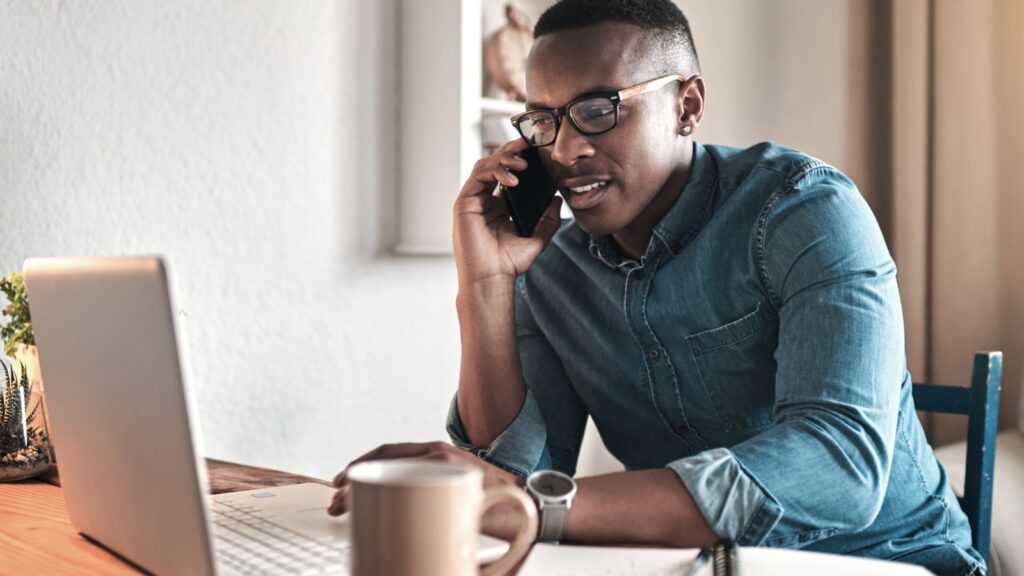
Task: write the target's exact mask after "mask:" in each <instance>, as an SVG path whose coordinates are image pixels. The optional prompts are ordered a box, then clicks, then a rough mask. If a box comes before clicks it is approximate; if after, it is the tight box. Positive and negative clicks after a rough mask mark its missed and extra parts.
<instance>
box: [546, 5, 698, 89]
mask: <svg viewBox="0 0 1024 576" xmlns="http://www.w3.org/2000/svg"><path fill="white" fill-rule="evenodd" d="M602 22H625V23H627V24H632V25H634V26H637V27H639V28H641V29H642V30H644V31H646V32H648V33H649V34H650V38H651V39H652V40H654V41H655V45H656V46H657V47H658V48H659V50H660V58H659V62H657V64H658V65H659V67H661V68H663V70H662V71H661V72H662V73H665V74H673V73H674V74H685V75H687V76H689V75H692V74H697V73H699V72H700V61H699V60H698V59H697V49H696V47H694V45H693V35H692V34H690V23H689V22H688V21H687V20H686V16H683V12H682V11H681V10H680V9H679V7H678V6H676V5H675V4H673V3H672V2H671V1H670V0H561V2H558V3H557V4H555V5H554V6H551V7H550V8H548V9H547V10H546V11H545V12H544V14H542V15H541V17H540V19H539V20H537V26H536V27H534V29H533V35H534V37H535V38H540V37H541V36H544V35H546V34H552V33H554V32H561V31H564V30H575V29H578V28H585V27H587V26H593V25H594V24H600V23H602Z"/></svg>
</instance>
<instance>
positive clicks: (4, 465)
mask: <svg viewBox="0 0 1024 576" xmlns="http://www.w3.org/2000/svg"><path fill="white" fill-rule="evenodd" d="M20 367H21V371H20V372H21V373H20V375H19V374H18V371H17V370H16V369H15V366H14V364H13V363H11V365H10V367H9V368H8V366H7V363H6V362H4V361H3V360H0V368H2V369H3V388H2V389H0V480H21V479H24V478H30V477H32V476H35V475H37V474H41V473H43V472H45V471H47V470H49V469H50V467H51V466H52V465H53V458H52V455H51V453H50V438H49V436H48V435H47V433H46V427H45V425H41V423H42V422H43V418H41V415H42V414H41V413H42V402H41V400H40V398H41V397H40V396H39V395H38V394H33V390H32V381H31V380H29V379H28V371H27V370H26V369H25V365H24V364H21V365H20Z"/></svg>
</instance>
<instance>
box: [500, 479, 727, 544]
mask: <svg viewBox="0 0 1024 576" xmlns="http://www.w3.org/2000/svg"><path fill="white" fill-rule="evenodd" d="M576 483H577V493H576V499H575V500H574V501H573V504H572V508H571V509H570V510H569V514H568V515H567V517H566V529H565V536H564V538H563V539H562V540H563V541H564V542H588V543H600V544H626V543H632V544H647V545H651V546H669V547H678V548H693V547H703V546H710V545H711V544H714V543H715V542H716V541H717V540H718V539H719V538H718V535H716V534H715V533H714V532H713V531H712V530H711V527H710V526H708V523H707V522H706V521H705V520H704V517H703V516H702V515H701V513H700V510H698V508H697V506H696V504H695V503H694V501H693V498H692V497H691V496H690V492H689V491H688V490H687V489H686V486H684V485H683V483H682V482H681V481H680V480H679V476H678V475H677V474H676V473H675V472H674V471H673V470H671V469H669V468H656V469H651V470H638V471H633V472H616V473H614V474H604V475H601V476H591V477H587V478H578V479H577V480H576ZM520 484H522V481H520ZM518 522H519V513H518V512H517V511H516V510H514V509H510V508H509V509H504V510H502V513H501V514H499V515H494V516H492V517H488V518H486V519H485V526H484V530H485V531H486V532H488V533H490V534H494V535H496V536H500V537H506V538H510V537H512V536H514V535H515V532H516V528H517V526H518Z"/></svg>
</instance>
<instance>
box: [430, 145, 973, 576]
mask: <svg viewBox="0 0 1024 576" xmlns="http://www.w3.org/2000/svg"><path fill="white" fill-rule="evenodd" d="M515 314H516V330H517V335H518V343H519V355H520V358H521V361H522V366H523V376H524V379H525V382H526V388H527V390H526V401H525V403H524V405H523V407H522V409H521V411H520V413H519V414H518V416H517V417H516V419H515V420H514V421H513V422H512V423H511V424H510V425H509V426H508V428H507V429H506V430H505V431H504V432H503V433H502V434H501V435H499V437H498V438H497V439H496V440H494V442H493V443H492V444H491V445H490V446H486V447H482V448H480V447H475V446H473V445H472V444H470V443H469V441H468V439H467V437H466V435H465V433H464V431H463V428H462V423H461V419H460V417H459V414H458V408H457V405H456V403H455V402H454V401H453V402H452V407H451V411H450V413H449V417H448V432H449V434H450V436H451V438H452V441H453V442H454V443H455V444H456V445H457V446H459V447H461V448H463V449H466V450H470V451H472V452H473V453H475V454H477V455H478V456H480V457H481V458H484V459H486V460H487V461H490V462H492V463H494V464H497V465H499V466H501V467H503V468H505V469H507V470H510V471H512V472H515V473H517V474H520V475H526V474H529V473H530V472H533V471H534V470H538V469H548V468H554V469H557V470H561V471H562V472H565V473H568V474H570V475H573V474H574V473H575V468H576V460H577V456H578V454H579V448H580V442H581V440H582V438H583V431H584V427H585V424H586V420H587V416H588V415H589V416H591V417H592V418H593V420H594V423H595V425H596V426H597V429H598V430H599V431H600V433H601V438H602V440H603V441H604V444H605V446H607V448H608V450H609V451H610V452H611V453H612V454H613V455H614V456H615V457H616V458H618V459H619V460H620V461H621V462H622V463H623V464H624V465H625V466H626V468H627V470H638V469H644V468H653V467H662V466H667V467H669V468H671V469H672V470H674V471H675V472H676V473H677V474H678V476H679V478H680V480H681V481H682V482H683V484H684V485H685V486H686V488H687V489H688V490H689V492H690V494H691V495H692V497H693V499H694V501H695V502H696V504H697V506H698V508H699V509H700V511H701V513H702V514H703V516H704V518H705V519H706V520H707V522H708V523H709V525H710V526H711V528H712V529H713V530H714V531H715V532H716V533H717V534H718V535H720V536H722V537H726V538H731V539H733V540H735V541H737V542H738V543H740V544H742V545H748V546H779V547H789V548H805V549H809V550H816V551H822V552H832V553H840V554H856V555H862V556H870V557H876V558H886V559H893V560H901V561H905V562H911V563H916V564H922V565H924V566H926V567H928V568H929V569H931V570H932V571H934V572H936V573H938V574H968V573H970V572H972V571H973V570H975V569H976V568H978V567H979V566H980V564H981V558H980V556H979V555H978V554H977V553H976V552H975V551H974V550H973V549H972V548H971V537H970V527H969V525H968V522H967V518H966V516H965V515H964V514H963V512H962V511H961V510H960V507H959V504H958V503H957V500H956V497H955V496H954V494H953V492H952V491H951V489H950V487H949V483H948V480H947V477H946V473H945V470H944V469H943V468H942V466H941V464H939V462H938V461H937V460H936V459H935V457H934V455H933V454H932V451H931V448H930V447H929V446H928V443H927V441H926V439H925V436H924V432H923V430H922V428H921V425H920V423H919V422H918V420H917V417H916V414H915V412H914V403H913V398H912V396H911V379H910V375H909V373H908V372H907V368H906V360H905V352H904V341H903V319H902V313H901V308H900V300H899V293H898V291H897V287H896V267H895V265H894V264H893V261H892V258H891V257H890V255H889V252H888V250H887V248H886V245H885V241H884V239H883V238H882V234H881V232H880V230H879V228H878V224H877V222H876V221H875V218H874V216H873V215H872V213H871V210H870V208H868V206H867V204H866V202H865V201H864V199H863V198H862V197H861V196H860V194H859V192H858V191H857V189H856V187H855V185H854V184H853V183H852V182H851V181H850V180H849V179H848V178H847V177H846V176H844V175H843V174H842V173H840V172H839V171H838V170H836V169H835V168H833V167H831V166H829V165H827V164H825V163H823V162H821V161H820V160H817V159H814V158H811V157H808V156H806V155H804V154H801V153H799V152H796V151H793V150H789V149H786V148H783V147H780V146H778V145H775V144H771V143H763V144H759V145H756V146H754V147H751V148H749V149H746V150H740V149H736V148H728V147H722V146H710V145H709V146H702V145H700V144H695V145H694V165H693V168H692V170H691V174H690V178H689V181H688V183H687V184H686V187H685V188H684V190H683V192H682V194H681V195H680V197H679V200H678V201H677V202H676V204H675V205H674V206H673V207H672V208H671V209H670V210H669V212H668V213H667V214H666V215H665V217H664V218H663V219H662V221H661V222H659V223H658V225H657V226H655V228H654V231H653V235H652V238H651V240H650V243H649V244H648V246H647V249H646V251H645V252H644V254H643V256H642V257H641V258H640V260H639V261H636V260H633V259H631V258H629V257H626V256H624V255H623V254H622V253H620V252H619V251H618V250H617V249H616V247H615V245H614V244H613V243H612V242H611V241H610V239H609V238H608V237H594V236H591V235H589V234H587V233H586V232H584V231H583V230H581V229H580V228H579V227H578V226H577V225H576V224H575V223H573V222H571V221H566V222H564V223H563V225H562V227H561V228H560V229H559V231H558V232H557V234H556V235H555V237H554V238H553V240H552V242H551V244H550V245H549V246H548V247H547V248H546V249H545V250H544V251H543V252H542V253H541V255H540V256H539V257H538V259H537V260H536V262H535V263H534V264H533V266H531V267H530V269H529V270H528V271H527V272H526V273H525V274H524V275H522V276H520V277H519V278H518V279H517V280H516V302H515Z"/></svg>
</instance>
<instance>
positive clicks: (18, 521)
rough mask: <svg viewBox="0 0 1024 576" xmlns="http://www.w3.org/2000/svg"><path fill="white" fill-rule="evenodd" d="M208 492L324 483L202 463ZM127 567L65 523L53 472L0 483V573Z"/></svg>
mask: <svg viewBox="0 0 1024 576" xmlns="http://www.w3.org/2000/svg"><path fill="white" fill-rule="evenodd" d="M206 467H207V472H208V475H209V482H210V492H211V493H213V494H221V493H224V492H237V491H239V490H251V489H253V488H266V487H268V486H285V485H288V484H298V483H301V482H318V483H320V484H326V485H329V482H327V481H325V480H320V479H317V478H308V477H305V476H296V475H294V474H287V473H284V472H278V471H276V470H267V469H264V468H254V467H252V466H243V465H241V464H232V463H229V462H222V461H219V460H207V461H206ZM138 573H139V572H138V571H137V570H136V569H134V568H133V567H132V566H131V565H129V564H127V563H125V562H124V561H122V560H120V559H119V558H117V557H116V556H114V555H113V554H111V553H109V552H107V551H106V550H104V549H103V548H101V547H99V546H97V545H95V544H93V543H92V542H90V541H89V540H87V539H86V538H84V537H83V536H82V535H81V534H79V533H78V531H77V530H75V528H74V527H73V526H72V525H71V521H70V520H69V519H68V511H67V508H66V507H65V505H64V496H63V495H62V493H61V489H60V486H59V478H58V477H57V475H56V474H49V475H47V476H43V477H41V478H38V479H33V480H24V481H21V482H8V483H0V574H3V575H7V574H11V575H20V574H26V575H27V574H32V575H37V574H38V575H47V574H55V575H56V574H60V575H65V574H67V575H78V574H81V575H83V576H84V575H89V576H93V575H96V574H104V575H107V574H110V575H118V574H138Z"/></svg>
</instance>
